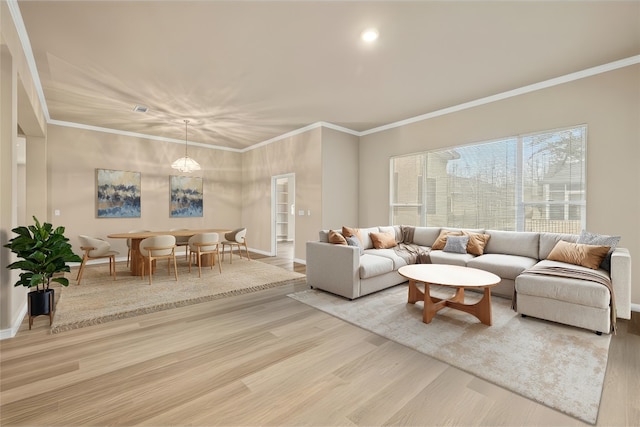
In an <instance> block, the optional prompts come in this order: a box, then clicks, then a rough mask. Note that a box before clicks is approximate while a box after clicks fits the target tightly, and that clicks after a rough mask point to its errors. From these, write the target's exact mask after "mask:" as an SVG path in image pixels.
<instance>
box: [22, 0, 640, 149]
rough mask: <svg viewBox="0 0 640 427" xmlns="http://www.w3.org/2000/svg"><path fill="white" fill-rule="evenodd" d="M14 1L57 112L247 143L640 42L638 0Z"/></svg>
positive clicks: (619, 52)
mask: <svg viewBox="0 0 640 427" xmlns="http://www.w3.org/2000/svg"><path fill="white" fill-rule="evenodd" d="M18 5H19V9H20V13H21V15H22V19H23V21H24V25H25V28H26V32H27V34H28V37H29V40H30V44H31V47H32V50H33V54H34V57H35V62H36V65H37V69H38V74H39V78H40V81H41V83H42V87H43V91H44V97H45V99H46V105H47V109H48V113H49V116H50V119H51V120H54V121H62V122H71V123H78V124H82V125H88V126H97V127H102V128H108V129H113V130H118V131H126V132H135V133H141V134H145V135H150V136H155V137H165V138H175V139H178V140H184V123H183V120H184V119H190V120H191V121H192V123H191V124H190V126H189V141H190V142H192V141H195V142H199V143H202V144H211V145H215V146H218V147H227V148H230V149H237V150H242V149H245V148H247V147H250V146H252V145H254V144H257V143H260V142H263V141H265V140H269V139H271V138H274V137H277V136H279V135H282V134H284V133H287V132H290V131H293V130H296V129H299V128H302V127H305V126H307V125H309V124H312V123H316V122H319V121H323V122H329V123H332V124H334V125H338V126H342V127H345V128H348V129H351V130H354V131H357V132H362V131H366V130H369V129H372V128H375V127H378V126H383V125H386V124H390V123H393V122H396V121H399V120H404V119H408V118H411V117H415V116H418V115H423V114H427V113H430V112H433V111H437V110H440V109H443V108H447V107H452V106H455V105H459V104H462V103H466V102H470V101H473V100H477V99H480V98H483V97H487V96H491V95H495V94H499V93H502V92H505V91H510V90H514V89H517V88H520V87H523V86H527V85H531V84H534V83H538V82H541V81H545V80H548V79H552V78H556V77H559V76H563V75H566V74H569V73H574V72H578V71H581V70H584V69H587V68H590V67H594V66H599V65H603V64H607V63H610V62H613V61H617V60H621V59H624V58H629V57H632V56H635V55H638V54H640V2H638V1H626V2H614V1H580V2H578V1H557V2H554V1H540V2H533V1H532V2H525V1H498V2H485V1H469V2H462V1H448V2H444V1H440V2H435V1H423V2H421V1H411V2H401V1H389V2H384V1H344V2H340V1H282V2H277V1H135V2H134V1H113V0H112V1H100V2H99V1H56V0H53V1H18ZM367 27H376V28H377V29H378V31H379V33H380V38H379V39H378V41H377V42H376V43H374V44H372V45H367V44H365V43H364V42H363V41H361V40H360V38H359V36H360V34H361V32H362V31H363V30H364V29H365V28H367ZM137 104H140V105H145V106H147V107H149V112H148V113H146V114H143V113H137V112H134V111H133V108H134V106H135V105H137Z"/></svg>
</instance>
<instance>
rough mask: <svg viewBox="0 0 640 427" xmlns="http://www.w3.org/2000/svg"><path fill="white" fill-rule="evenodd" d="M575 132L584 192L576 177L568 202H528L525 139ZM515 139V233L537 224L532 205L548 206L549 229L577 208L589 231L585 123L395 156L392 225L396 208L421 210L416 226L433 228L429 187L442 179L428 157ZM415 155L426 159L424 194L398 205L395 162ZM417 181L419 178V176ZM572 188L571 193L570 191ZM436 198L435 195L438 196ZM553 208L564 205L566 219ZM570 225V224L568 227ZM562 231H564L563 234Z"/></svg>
mask: <svg viewBox="0 0 640 427" xmlns="http://www.w3.org/2000/svg"><path fill="white" fill-rule="evenodd" d="M572 130H580V133H581V136H582V140H581V150H582V152H581V156H580V160H579V164H580V166H581V169H580V173H579V176H580V181H579V184H580V186H581V189H577V190H574V189H573V184H572V182H571V181H572V179H573V178H572V177H570V178H569V182H568V183H565V184H564V185H565V189H564V191H563V193H564V200H540V201H536V200H532V201H527V200H525V199H526V197H525V185H526V183H525V179H526V178H525V175H526V173H525V169H524V167H525V155H524V152H525V149H524V144H525V140H526V139H528V138H529V139H530V138H532V137H542V136H544V135H545V134H550V135H551V134H553V135H558V136H559V137H561V134H562V133H563V132H568V131H572ZM512 140H515V141H516V147H517V148H516V153H515V156H516V158H515V171H516V177H515V181H514V183H513V184H512V185H514V186H515V188H514V194H515V206H514V209H515V212H516V214H515V218H514V227H515V230H517V231H525V230H526V229H527V228H528V227H532V226H533V224H534V221H533V220H531V221H530V222H529V226H528V225H527V219H526V211H527V208H528V207H532V206H536V207H540V206H541V205H542V206H543V207H544V212H545V218H544V219H543V221H547V222H548V225H547V226H548V227H551V226H550V224H551V223H552V222H553V221H560V222H562V221H572V220H571V216H572V215H575V212H576V209H577V212H579V215H580V219H579V221H580V224H579V226H580V229H585V227H586V221H587V209H586V206H587V195H588V192H587V164H588V163H587V160H588V159H587V152H588V150H587V148H588V125H587V124H585V123H583V124H578V125H574V126H567V127H562V128H555V129H550V130H542V131H536V132H530V133H526V134H520V135H514V136H507V137H503V138H497V139H493V140H487V141H479V142H473V143H469V144H463V145H458V146H454V147H448V148H438V149H433V150H426V151H419V152H416V153H409V154H402V155H398V156H392V157H390V158H389V223H390V224H395V223H396V216H397V215H396V209H398V208H403V207H406V208H416V209H417V215H418V221H417V225H416V226H429V215H430V214H431V215H433V214H434V213H433V211H434V210H435V209H436V208H437V206H436V207H433V208H430V207H429V206H427V202H428V199H431V198H432V197H431V196H429V191H428V189H429V188H430V187H429V184H428V182H429V179H431V180H432V181H433V185H435V187H436V188H437V185H438V182H437V181H438V180H437V179H436V178H433V177H431V178H428V177H429V174H428V165H429V158H428V155H429V154H430V153H431V154H435V153H442V152H446V151H452V150H456V149H462V148H464V147H473V146H479V145H482V144H489V143H498V142H502V141H504V142H505V143H507V142H508V141H512ZM415 156H423V158H422V160H421V162H422V170H421V175H422V177H421V179H422V183H421V185H419V186H418V187H419V188H420V192H421V194H419V195H417V198H416V199H417V200H418V202H417V203H398V202H394V200H397V192H396V187H397V185H398V183H397V181H396V178H397V177H396V170H395V164H394V162H395V161H396V160H397V159H401V158H406V157H415ZM416 178H417V177H416ZM529 185H547V186H551V184H542V183H540V182H539V181H538V182H537V183H536V184H529ZM567 188H568V190H567ZM581 193H582V194H583V196H582V198H581V199H578V200H574V198H573V197H572V196H573V195H575V194H578V195H579V194H581ZM450 195H451V194H450V193H449V194H448V196H447V198H448V199H449V200H450V199H451V197H450ZM434 197H435V196H434ZM553 206H564V209H562V212H563V214H562V217H563V219H561V220H552V219H551V217H550V215H549V211H550V208H552V207H553ZM566 225H570V224H565V226H566ZM536 231H545V230H536ZM548 231H549V232H558V231H556V230H553V229H549V230H548ZM560 232H562V231H560Z"/></svg>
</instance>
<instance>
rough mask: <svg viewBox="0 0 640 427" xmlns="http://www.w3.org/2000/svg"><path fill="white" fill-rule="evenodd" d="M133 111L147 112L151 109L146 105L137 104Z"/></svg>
mask: <svg viewBox="0 0 640 427" xmlns="http://www.w3.org/2000/svg"><path fill="white" fill-rule="evenodd" d="M133 111H135V112H136V113H146V112H147V111H149V107H145V106H144V105H136V106H135V107H133Z"/></svg>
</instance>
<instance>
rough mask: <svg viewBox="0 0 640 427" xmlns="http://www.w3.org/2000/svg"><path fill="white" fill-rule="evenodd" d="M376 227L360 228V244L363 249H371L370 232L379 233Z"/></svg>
mask: <svg viewBox="0 0 640 427" xmlns="http://www.w3.org/2000/svg"><path fill="white" fill-rule="evenodd" d="M379 232H380V229H379V228H378V227H369V228H361V229H360V235H361V236H362V246H364V248H365V249H373V240H371V233H379Z"/></svg>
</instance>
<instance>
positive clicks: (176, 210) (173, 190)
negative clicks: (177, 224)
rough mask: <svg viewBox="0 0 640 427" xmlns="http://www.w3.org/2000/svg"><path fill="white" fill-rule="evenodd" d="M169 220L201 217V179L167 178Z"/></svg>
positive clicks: (192, 177) (191, 177)
mask: <svg viewBox="0 0 640 427" xmlns="http://www.w3.org/2000/svg"><path fill="white" fill-rule="evenodd" d="M169 189H170V194H169V196H170V205H169V216H170V217H171V218H183V217H198V216H203V203H202V199H203V197H202V178H201V177H197V176H174V175H171V176H169Z"/></svg>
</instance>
